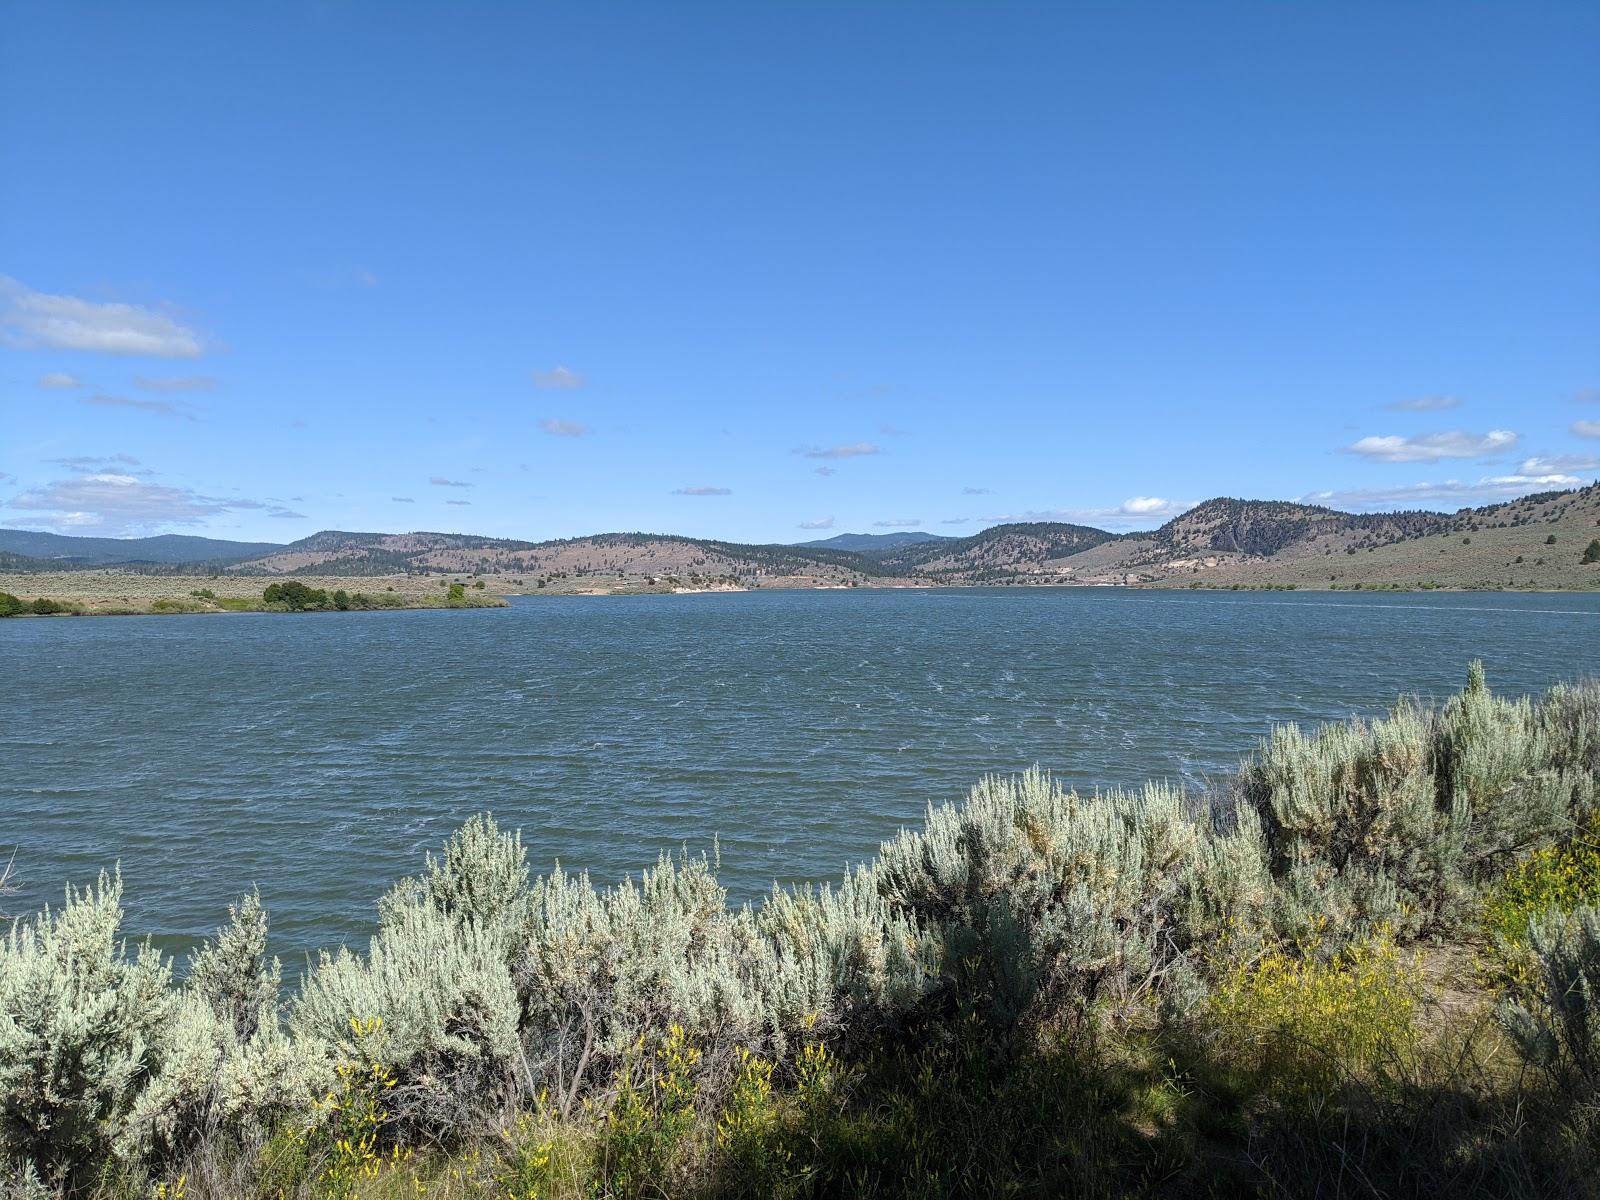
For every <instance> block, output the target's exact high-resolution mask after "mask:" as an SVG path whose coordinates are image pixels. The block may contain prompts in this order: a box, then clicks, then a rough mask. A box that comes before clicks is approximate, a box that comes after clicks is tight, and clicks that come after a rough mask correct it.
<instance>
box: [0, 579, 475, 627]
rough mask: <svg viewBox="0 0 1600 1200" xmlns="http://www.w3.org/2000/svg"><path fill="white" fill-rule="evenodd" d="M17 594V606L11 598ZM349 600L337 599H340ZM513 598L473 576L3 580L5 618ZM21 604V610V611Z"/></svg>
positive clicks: (0, 605) (0, 607) (0, 603)
mask: <svg viewBox="0 0 1600 1200" xmlns="http://www.w3.org/2000/svg"><path fill="white" fill-rule="evenodd" d="M273 583H277V584H279V585H280V587H281V586H282V585H284V584H299V585H301V586H303V587H304V588H306V589H307V590H308V591H310V592H313V593H322V594H323V595H324V597H325V598H326V599H325V601H323V602H319V603H318V604H317V605H315V606H302V607H300V608H295V607H292V606H291V604H289V603H286V602H284V601H283V600H282V599H268V598H267V597H266V594H265V593H266V592H267V590H268V589H269V587H271V585H272V584H273ZM8 596H9V597H12V598H14V600H15V601H16V604H12V603H10V602H8V601H7V600H5V599H4V597H8ZM336 596H337V597H342V598H341V599H338V600H335V599H334V598H335V597H336ZM504 603H505V601H504V600H503V599H502V598H501V596H500V594H499V593H498V592H492V591H490V590H488V588H487V586H486V585H485V584H483V581H481V580H474V579H473V578H471V577H470V576H416V575H410V576H406V575H401V576H365V577H343V576H316V575H312V576H296V577H295V578H294V579H292V580H272V579H266V578H262V577H261V576H225V575H224V576H212V575H133V574H127V573H123V572H114V571H63V572H60V573H58V574H52V575H0V616H34V615H38V616H46V615H49V616H54V615H66V616H162V615H169V616H170V615H178V614H194V613H220V612H290V611H333V610H337V609H340V608H341V607H342V608H343V609H346V610H349V609H354V610H382V609H402V608H497V607H500V606H501V605H503V604H504ZM19 606H20V609H21V611H16V610H17V608H18V607H19Z"/></svg>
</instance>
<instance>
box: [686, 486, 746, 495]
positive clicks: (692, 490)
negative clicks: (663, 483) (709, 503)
mask: <svg viewBox="0 0 1600 1200" xmlns="http://www.w3.org/2000/svg"><path fill="white" fill-rule="evenodd" d="M672 494H673V495H674V496H731V495H733V489H732V488H725V487H681V488H673V489H672Z"/></svg>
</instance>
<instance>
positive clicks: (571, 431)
mask: <svg viewBox="0 0 1600 1200" xmlns="http://www.w3.org/2000/svg"><path fill="white" fill-rule="evenodd" d="M539 428H540V429H542V430H543V431H544V432H545V433H548V434H549V435H550V436H551V437H582V436H583V435H584V434H586V433H588V432H589V427H588V426H587V425H585V424H583V423H582V422H580V421H563V420H561V419H560V418H559V417H546V418H545V419H544V420H542V421H540V422H539Z"/></svg>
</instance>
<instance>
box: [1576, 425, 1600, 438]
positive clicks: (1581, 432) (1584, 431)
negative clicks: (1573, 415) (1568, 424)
mask: <svg viewBox="0 0 1600 1200" xmlns="http://www.w3.org/2000/svg"><path fill="white" fill-rule="evenodd" d="M1572 432H1573V433H1575V434H1577V435H1578V436H1579V437H1581V438H1600V421H1574V422H1573V423H1572Z"/></svg>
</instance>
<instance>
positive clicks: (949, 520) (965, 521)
mask: <svg viewBox="0 0 1600 1200" xmlns="http://www.w3.org/2000/svg"><path fill="white" fill-rule="evenodd" d="M972 520H973V519H972V518H971V517H945V518H944V519H943V520H941V521H940V522H939V524H941V525H970V524H971V523H972Z"/></svg>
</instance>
